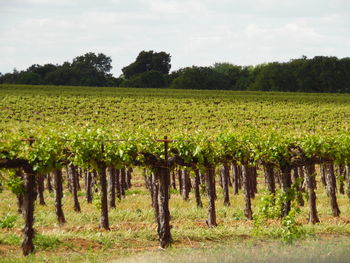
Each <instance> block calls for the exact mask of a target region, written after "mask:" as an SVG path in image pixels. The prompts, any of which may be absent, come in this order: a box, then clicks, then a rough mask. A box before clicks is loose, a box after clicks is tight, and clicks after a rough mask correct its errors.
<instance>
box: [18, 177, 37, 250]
mask: <svg viewBox="0 0 350 263" xmlns="http://www.w3.org/2000/svg"><path fill="white" fill-rule="evenodd" d="M35 176H36V175H35V174H34V173H32V172H30V173H28V172H26V173H25V174H24V178H23V179H24V189H25V191H24V196H23V210H24V211H23V212H24V214H23V216H24V229H23V235H24V239H23V242H22V252H23V255H25V256H27V255H28V254H30V253H33V252H34V244H33V238H34V228H33V225H34V202H35V199H36V195H37V193H36V186H35Z"/></svg>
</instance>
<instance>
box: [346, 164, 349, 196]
mask: <svg viewBox="0 0 350 263" xmlns="http://www.w3.org/2000/svg"><path fill="white" fill-rule="evenodd" d="M345 176H346V184H347V189H346V195H347V196H348V198H349V200H350V165H346V166H345Z"/></svg>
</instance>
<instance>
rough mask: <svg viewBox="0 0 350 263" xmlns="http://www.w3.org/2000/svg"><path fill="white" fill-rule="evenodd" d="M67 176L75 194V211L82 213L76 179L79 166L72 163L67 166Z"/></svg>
mask: <svg viewBox="0 0 350 263" xmlns="http://www.w3.org/2000/svg"><path fill="white" fill-rule="evenodd" d="M67 176H68V178H69V179H70V182H71V183H70V186H71V191H72V195H73V204H74V211H75V212H77V213H80V212H81V209H80V204H79V200H78V185H77V179H76V177H77V176H78V174H77V168H76V167H75V166H74V165H72V164H70V165H68V166H67Z"/></svg>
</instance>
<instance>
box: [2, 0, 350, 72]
mask: <svg viewBox="0 0 350 263" xmlns="http://www.w3.org/2000/svg"><path fill="white" fill-rule="evenodd" d="M0 33H1V35H0V72H2V73H5V72H12V70H13V69H14V68H17V69H18V70H24V69H26V68H28V67H29V66H30V65H32V64H45V63H54V64H56V63H58V64H61V63H63V62H64V61H72V59H73V58H74V57H76V56H79V55H83V54H85V53H86V52H95V53H99V52H102V53H104V54H106V55H107V56H110V57H111V58H112V60H113V69H112V73H113V74H114V75H115V76H119V75H120V74H121V68H122V67H123V66H126V65H128V64H130V63H131V62H133V61H134V60H135V58H136V56H137V55H138V53H139V52H140V51H141V50H154V51H165V52H167V53H170V54H171V56H172V69H173V70H175V69H178V68H181V67H185V66H192V65H198V66H209V65H212V64H213V63H215V62H231V63H233V64H238V65H256V64H260V63H264V62H271V61H288V60H289V59H291V58H298V57H301V56H302V55H306V56H307V57H313V56H316V55H325V56H337V57H339V58H340V57H348V56H350V0H244V1H238V0H231V1H230V0H100V1H97V0H96V1H92V0H0Z"/></svg>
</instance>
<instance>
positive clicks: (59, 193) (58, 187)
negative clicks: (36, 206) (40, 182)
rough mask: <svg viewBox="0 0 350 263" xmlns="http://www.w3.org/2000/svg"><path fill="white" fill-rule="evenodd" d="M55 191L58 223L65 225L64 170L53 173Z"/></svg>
mask: <svg viewBox="0 0 350 263" xmlns="http://www.w3.org/2000/svg"><path fill="white" fill-rule="evenodd" d="M53 180H54V189H55V210H56V217H57V222H58V224H59V225H63V224H64V223H65V222H66V219H65V218H64V213H63V209H62V197H63V184H62V170H61V169H55V170H54V171H53Z"/></svg>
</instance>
